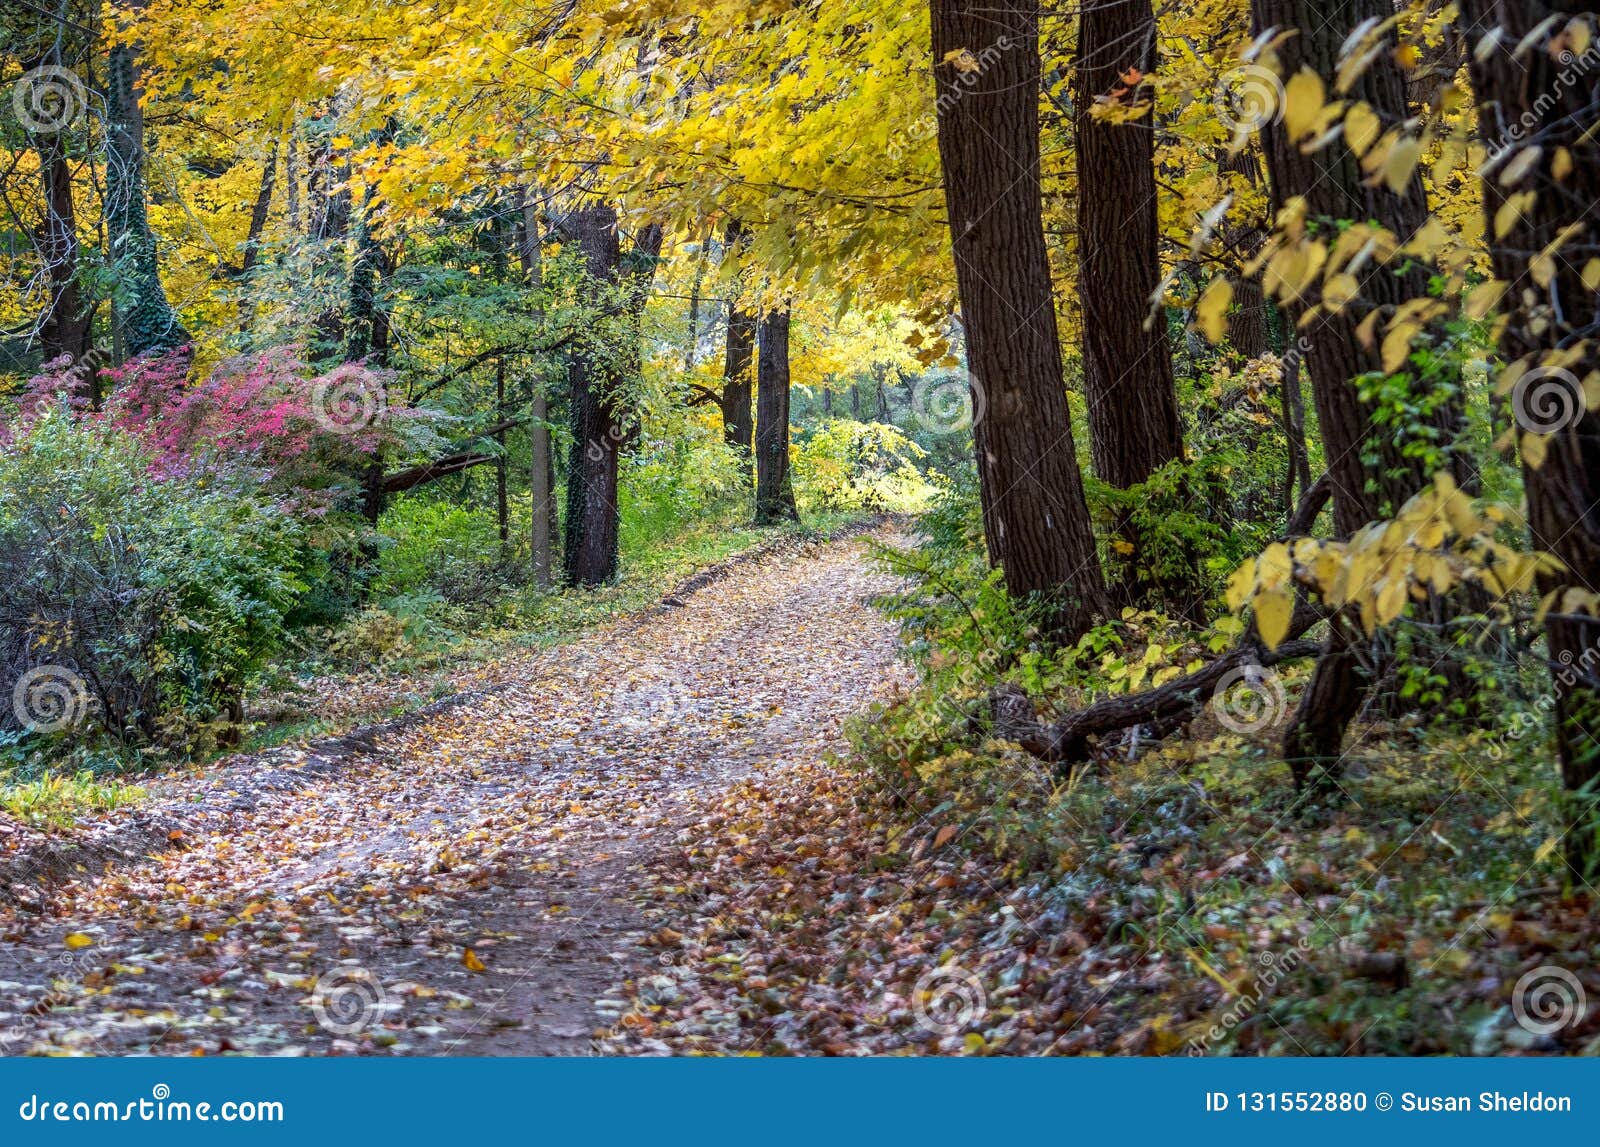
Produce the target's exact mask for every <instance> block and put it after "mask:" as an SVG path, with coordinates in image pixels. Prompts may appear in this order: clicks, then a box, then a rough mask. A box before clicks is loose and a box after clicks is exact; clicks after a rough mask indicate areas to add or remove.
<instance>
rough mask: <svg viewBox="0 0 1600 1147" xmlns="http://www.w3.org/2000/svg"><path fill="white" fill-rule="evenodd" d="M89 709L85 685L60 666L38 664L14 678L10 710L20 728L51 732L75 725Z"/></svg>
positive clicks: (34, 731)
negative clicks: (15, 682) (15, 680)
mask: <svg viewBox="0 0 1600 1147" xmlns="http://www.w3.org/2000/svg"><path fill="white" fill-rule="evenodd" d="M88 711H89V688H88V686H87V685H85V684H84V680H83V678H82V677H79V676H78V675H77V674H76V673H74V672H73V671H72V670H70V669H67V668H65V667H64V666H61V665H38V666H35V667H34V668H32V669H30V670H28V671H27V672H26V673H24V674H23V675H22V676H21V677H19V678H17V684H16V687H15V688H13V689H12V690H11V712H12V714H13V715H14V716H15V717H16V719H17V721H18V722H19V723H20V724H21V725H22V727H23V728H24V729H27V730H28V731H29V732H33V733H54V732H57V731H58V730H61V729H66V728H70V727H72V726H75V725H77V724H79V723H80V722H81V721H82V720H83V718H84V715H85V714H86V713H87V712H88Z"/></svg>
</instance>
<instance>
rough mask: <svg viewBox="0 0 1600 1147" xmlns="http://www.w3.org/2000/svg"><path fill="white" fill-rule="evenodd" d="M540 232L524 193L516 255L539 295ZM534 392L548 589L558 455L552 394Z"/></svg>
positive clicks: (532, 486)
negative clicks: (552, 433)
mask: <svg viewBox="0 0 1600 1147" xmlns="http://www.w3.org/2000/svg"><path fill="white" fill-rule="evenodd" d="M539 231H540V225H539V201H538V197H537V196H535V195H530V194H528V193H527V192H524V193H523V198H522V218H521V219H520V220H519V223H518V242H517V254H518V256H519V258H520V259H521V262H522V274H523V277H524V278H525V279H526V280H527V283H528V286H529V287H530V288H531V289H532V290H533V291H534V292H535V293H536V294H537V293H538V292H539V291H541V290H543V289H544V262H543V244H542V242H541V240H540V234H539ZM531 389H532V398H531V400H530V409H529V411H528V414H529V423H528V440H529V452H530V453H531V455H532V458H531V460H530V462H529V474H528V482H529V495H530V498H531V500H532V502H533V520H532V522H531V523H530V531H531V533H530V540H531V543H532V549H533V554H532V559H533V584H534V585H536V586H538V587H539V588H540V589H545V588H548V587H549V585H550V581H551V572H552V570H553V569H554V567H555V562H554V549H555V537H556V499H555V485H556V482H555V454H554V452H553V451H552V449H551V443H550V395H549V392H548V391H547V390H546V389H545V380H544V379H543V378H539V377H536V378H534V380H533V386H532V388H531Z"/></svg>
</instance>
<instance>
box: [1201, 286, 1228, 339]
mask: <svg viewBox="0 0 1600 1147" xmlns="http://www.w3.org/2000/svg"><path fill="white" fill-rule="evenodd" d="M1232 302H1233V284H1232V283H1231V282H1230V281H1229V280H1228V279H1226V278H1216V279H1212V280H1211V282H1210V283H1208V284H1207V285H1206V289H1205V291H1204V292H1203V293H1202V294H1201V295H1200V301H1199V302H1197V303H1196V304H1195V308H1194V323H1195V326H1196V327H1198V328H1199V329H1200V333H1201V334H1203V335H1205V336H1206V339H1207V341H1209V342H1212V343H1219V342H1221V341H1222V338H1223V336H1224V335H1225V334H1227V333H1228V306H1229V304H1231V303H1232Z"/></svg>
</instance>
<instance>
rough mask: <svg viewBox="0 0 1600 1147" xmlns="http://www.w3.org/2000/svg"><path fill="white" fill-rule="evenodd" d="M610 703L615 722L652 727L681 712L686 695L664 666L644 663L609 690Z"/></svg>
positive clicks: (685, 706)
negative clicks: (644, 665) (613, 711)
mask: <svg viewBox="0 0 1600 1147" xmlns="http://www.w3.org/2000/svg"><path fill="white" fill-rule="evenodd" d="M611 703H612V706H613V708H614V710H615V714H616V719H617V723H618V724H621V725H624V726H627V727H630V728H653V727H657V726H660V725H663V724H665V723H666V722H668V721H670V720H672V719H673V718H675V717H678V716H680V715H681V714H683V713H684V712H685V711H686V710H687V709H688V708H689V704H690V698H689V694H688V692H687V691H686V690H685V689H684V687H683V686H682V685H680V684H678V682H676V681H675V680H673V679H672V676H671V674H670V673H668V671H667V670H666V669H665V668H663V667H659V666H647V667H645V668H644V669H643V670H642V671H641V672H639V673H638V674H636V675H635V676H632V677H630V678H629V679H628V680H627V681H625V682H623V683H622V684H621V685H618V686H617V688H616V689H614V690H613V691H612V693H611Z"/></svg>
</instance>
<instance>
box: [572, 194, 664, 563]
mask: <svg viewBox="0 0 1600 1147" xmlns="http://www.w3.org/2000/svg"><path fill="white" fill-rule="evenodd" d="M561 227H562V230H563V232H564V233H565V235H566V237H567V238H568V239H569V240H571V241H572V242H574V243H575V244H576V245H577V248H578V250H579V251H580V252H581V253H582V255H583V259H584V266H585V270H586V272H587V274H588V276H589V282H590V284H591V289H592V296H593V297H592V301H593V303H594V305H595V306H596V307H597V308H600V309H603V310H609V309H613V307H614V306H620V310H621V314H622V317H623V318H624V320H625V321H624V323H623V328H624V330H625V331H626V332H627V334H626V337H625V339H624V342H627V343H629V344H630V345H626V346H623V347H620V348H612V350H611V353H609V354H608V353H607V349H606V348H605V347H602V346H600V345H598V342H597V340H594V339H588V340H585V341H583V342H582V343H580V344H579V345H578V347H577V348H576V349H575V350H574V351H573V353H572V355H571V356H570V358H569V360H568V365H567V378H568V381H569V383H570V385H571V388H572V398H571V406H572V454H571V461H570V463H569V465H568V467H567V521H566V539H565V546H564V547H563V549H564V551H565V553H564V555H563V556H564V567H565V574H566V580H567V582H568V583H569V584H572V585H586V586H594V585H602V584H604V583H606V582H608V581H610V580H611V579H612V578H614V577H615V576H616V573H617V534H618V528H619V525H620V513H621V509H620V506H619V505H618V502H617V452H618V450H619V449H620V448H621V446H622V444H623V442H624V440H625V439H626V437H627V435H628V426H627V418H626V409H625V405H624V398H623V387H624V386H625V385H626V382H627V380H628V377H629V376H630V374H632V373H635V372H637V370H638V364H639V353H640V350H639V345H638V342H639V338H638V329H639V328H638V324H639V315H640V312H641V311H642V309H643V306H644V296H645V292H646V291H647V290H648V288H649V284H650V281H651V279H652V278H653V277H654V274H655V263H656V260H657V258H658V257H659V255H660V252H661V228H660V227H659V226H656V225H654V224H652V225H650V226H648V227H645V228H643V229H642V230H641V231H640V233H639V236H638V239H637V241H636V243H635V245H634V247H633V249H632V250H631V251H630V252H629V253H628V258H627V264H626V265H624V260H623V254H622V246H621V240H620V238H619V236H618V219H617V212H616V208H614V207H612V206H611V205H609V204H605V203H601V204H593V205H590V206H586V207H582V208H580V209H578V210H576V211H573V212H571V213H570V214H568V215H567V216H566V218H565V219H564V220H563V222H562V224H561ZM614 296H621V301H620V304H613V302H612V298H613V297H614Z"/></svg>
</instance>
